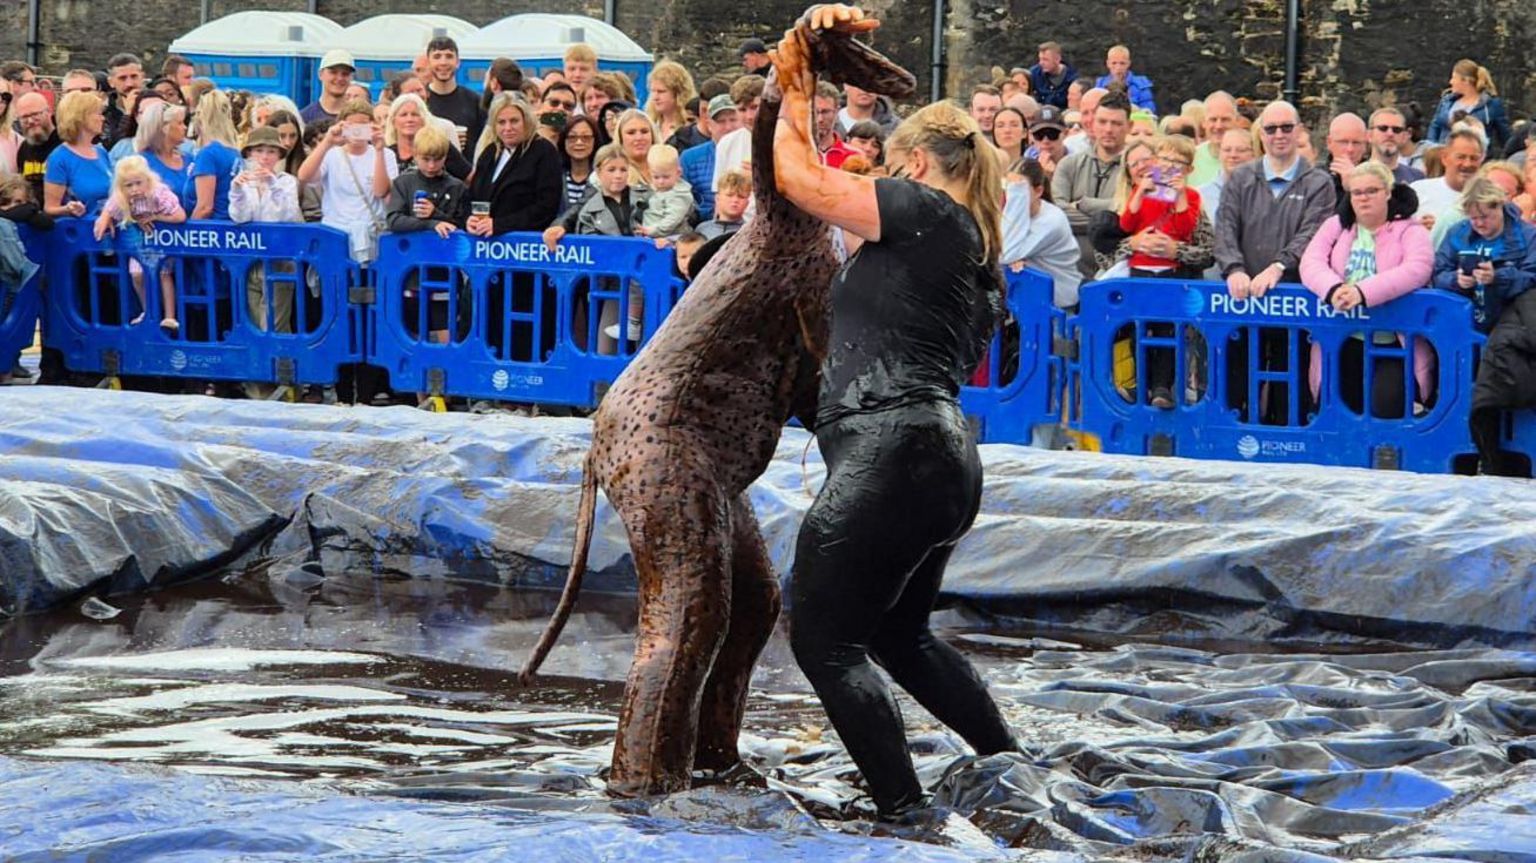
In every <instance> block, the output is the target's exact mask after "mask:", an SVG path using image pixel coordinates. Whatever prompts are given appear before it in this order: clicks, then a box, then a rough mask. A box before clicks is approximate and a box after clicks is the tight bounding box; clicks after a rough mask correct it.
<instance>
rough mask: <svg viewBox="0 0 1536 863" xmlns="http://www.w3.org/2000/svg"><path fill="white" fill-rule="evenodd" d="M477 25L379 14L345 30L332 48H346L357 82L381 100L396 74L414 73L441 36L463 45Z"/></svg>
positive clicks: (445, 18)
mask: <svg viewBox="0 0 1536 863" xmlns="http://www.w3.org/2000/svg"><path fill="white" fill-rule="evenodd" d="M476 29H477V28H476V27H475V25H473V24H471V23H469V22H468V21H465V20H464V19H462V18H455V17H453V16H452V15H433V14H420V15H375V16H373V17H372V18H365V19H364V20H362V21H359V22H357V23H356V24H353V25H352V26H351V27H348V28H346V29H345V30H342V31H341V33H340V34H338V35H337V36H336V37H334V38H333V39H332V40H331V44H330V47H332V48H345V49H347V50H348V51H350V52H352V57H353V59H355V60H356V61H357V72H356V74H355V75H354V76H353V80H354V81H356V82H357V83H359V84H362V85H364V86H365V87H367V88H368V92H369V94H370V95H372V97H373V98H374V99H375V100H377V99H378V98H379V94H380V93H382V92H383V91H384V86H385V85H386V84H388V83H389V77H390V76H391V75H393V74H394V73H396V72H404V71H410V68H411V62H412V61H413V60H415V59H416V55H418V54H420V53H421V52H422V51H424V50H425V49H426V47H427V43H428V42H430V41H431V40H432V39H433V38H435V37H437V36H448V37H450V38H452V39H453V41H455V42H457V43H459V46H460V47H459V53H460V55H461V56H462V55H463V50H464V49H463V44H464V40H465V39H466V38H467V37H469V36H472V35H473V34H474V33H475V32H476Z"/></svg>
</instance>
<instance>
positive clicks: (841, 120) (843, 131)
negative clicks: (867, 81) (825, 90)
mask: <svg viewBox="0 0 1536 863" xmlns="http://www.w3.org/2000/svg"><path fill="white" fill-rule="evenodd" d="M843 97H844V99H846V100H847V103H848V104H847V105H845V106H843V109H842V110H841V111H838V112H837V134H839V135H842V136H843V137H847V136H848V130H849V129H852V128H853V124H855V123H859V122H862V121H864V120H869V121H870V122H872V123H874V124H875V125H877V126H879V127H880V131H882V132H884V133H885V134H886V137H890V134H891V133H892V132H894V131H896V127H897V126H898V125H900V124H901V118H900V117H898V116H896V112H895V111H894V110H893V109H892V108H891V102H890V100H889V99H887V98H885V97H884V96H881V95H879V94H877V93H871V92H869V91H868V90H860V89H859V88H858V87H855V86H853V85H852V84H844V85H843Z"/></svg>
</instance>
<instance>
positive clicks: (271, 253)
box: [46, 219, 364, 384]
mask: <svg viewBox="0 0 1536 863" xmlns="http://www.w3.org/2000/svg"><path fill="white" fill-rule="evenodd" d="M91 228H92V224H91V222H90V221H89V220H85V219H65V220H62V221H60V222H59V224H58V225H57V226H56V227H55V228H54V229H53V231H52V232H50V235H49V239H48V264H47V270H48V278H49V299H50V302H49V303H48V311H47V330H46V332H47V339H48V344H49V346H50V347H55V348H58V349H59V350H61V351H62V352H63V354H64V361H65V365H66V366H68V367H69V368H70V369H72V370H74V371H83V372H97V373H102V374H107V375H118V374H132V375H166V376H173V377H187V378H194V379H206V380H233V381H252V382H267V383H281V384H332V383H334V382H335V381H336V380H337V367H338V366H339V365H341V364H342V363H353V362H360V361H361V360H362V358H363V335H364V333H363V329H362V327H363V324H364V321H363V316H362V314H361V306H360V305H358V304H357V303H354V302H352V301H353V300H358V299H362V297H360V296H359V295H358V293H357V290H356V289H357V288H358V287H359V286H360V285H361V284H362V281H361V271H360V270H359V268H358V266H357V265H356V264H354V263H353V262H352V260H351V258H349V257H348V240H347V236H346V235H345V234H343V233H341V232H340V231H336V230H333V229H331V228H324V227H319V226H312V225H285V224H254V223H252V224H244V225H237V224H234V223H233V222H216V221H203V222H195V223H186V224H181V225H158V226H156V228H155V230H153V231H152V232H150V233H148V234H145V233H144V232H142V231H140V230H139V229H138V228H137V227H136V226H133V225H129V226H126V227H121V228H119V229H118V230H117V232H116V234H115V235H113V236H108V237H104V238H102V239H101V240H96V239H94V238H93V237H92V235H91ZM156 273H161V274H169V275H170V276H171V278H172V280H173V283H174V286H175V304H176V306H175V311H176V317H177V319H179V320H180V322H181V327H180V330H179V331H177V332H168V331H165V330H162V329H161V327H160V326H159V323H160V320H161V318H162V317H163V316H164V314H165V309H164V308H163V303H162V302H161V289H160V280H159V279H157V278H155V274H156ZM251 275H254V277H255V279H256V281H255V285H254V287H255V291H256V292H257V295H258V296H259V297H260V299H258V300H257V303H258V304H259V306H260V309H259V311H260V313H261V314H260V317H259V318H255V319H253V316H252V315H251V314H250V313H249V311H248V300H247V296H248V292H247V277H248V276H251ZM136 280H137V281H138V282H139V283H140V285H141V286H142V291H143V299H142V300H141V299H140V297H139V296H138V291H137V290H135V288H134V283H135V281H136ZM289 314H291V318H292V320H291V324H290V325H289V327H288V328H287V329H288V330H290V331H280V329H281V328H280V327H278V326H275V325H276V324H279V323H281V321H282V318H283V317H285V316H287V315H289ZM140 315H142V319H140V318H139V316H140ZM136 319H137V320H138V323H134V321H135V320H136Z"/></svg>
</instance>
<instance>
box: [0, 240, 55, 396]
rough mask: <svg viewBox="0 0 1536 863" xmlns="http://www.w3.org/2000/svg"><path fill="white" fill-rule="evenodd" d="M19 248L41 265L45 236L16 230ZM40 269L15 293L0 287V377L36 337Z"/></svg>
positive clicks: (39, 302) (39, 307) (45, 246)
mask: <svg viewBox="0 0 1536 863" xmlns="http://www.w3.org/2000/svg"><path fill="white" fill-rule="evenodd" d="M18 232H19V233H20V235H21V243H22V246H23V247H24V248H25V249H26V255H27V257H28V258H30V259H31V260H32V261H33V262H35V263H37V264H43V263H44V261H45V260H46V257H45V256H46V254H47V250H48V246H47V236H46V235H45V234H44V233H43V232H41V231H35V230H33V229H31V228H29V227H27V226H26V225H21V226H19V228H18ZM42 274H43V270H42V269H39V270H38V271H37V273H36V274H34V275H33V276H32V278H30V279H28V280H27V282H26V284H24V285H21V286H19V290H17V291H16V292H15V293H10V292H9V290H8V289H7V288H6V287H5V286H3V285H0V363H7V365H5V366H4V367H3V368H0V374H6V373H8V372H10V370H11V367H10V365H8V363H10V362H11V359H12V358H13V357H15V356H16V355H17V354H18V353H20V352H21V351H22V350H23V349H25V348H28V347H31V345H32V340H33V338H34V337H35V336H36V334H37V319H38V316H39V315H40V314H41V313H42V307H43V306H42V295H41V293H40V291H41V282H42Z"/></svg>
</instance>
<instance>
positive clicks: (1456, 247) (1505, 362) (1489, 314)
mask: <svg viewBox="0 0 1536 863" xmlns="http://www.w3.org/2000/svg"><path fill="white" fill-rule="evenodd" d="M1461 209H1462V212H1464V213H1466V214H1467V221H1466V222H1464V223H1462V224H1460V225H1457V226H1456V227H1455V228H1453V229H1452V230H1451V232H1450V233H1449V234H1448V235H1446V238H1445V241H1444V242H1443V243H1442V244H1441V245H1440V249H1439V251H1438V252H1437V253H1436V254H1435V278H1434V286H1435V287H1437V288H1440V289H1442V290H1447V291H1455V292H1456V293H1459V294H1461V295H1463V296H1465V297H1468V298H1469V299H1471V300H1472V323H1473V325H1474V326H1476V327H1477V329H1478V331H1479V332H1484V333H1487V334H1488V343H1487V344H1486V345H1485V346H1484V347H1483V355H1482V361H1481V362H1480V363H1479V365H1478V368H1477V382H1476V383H1475V384H1474V385H1473V388H1472V414H1471V417H1470V419H1469V421H1468V422H1469V425H1470V426H1471V431H1472V442H1473V443H1475V444H1476V445H1477V454H1478V469H1479V472H1481V473H1484V474H1491V475H1494V476H1523V475H1524V473H1523V471H1522V466H1521V465H1518V464H1516V463H1514V462H1513V460H1512V459H1511V457H1510V456H1509V454H1508V453H1505V452H1504V451H1503V450H1501V449H1500V448H1499V436H1500V435H1499V432H1500V417H1501V414H1502V412H1503V411H1506V410H1516V409H1520V408H1529V407H1536V292H1532V291H1531V287H1532V286H1533V285H1536V227H1533V226H1531V225H1529V224H1526V223H1525V222H1524V221H1523V220H1521V218H1520V210H1519V208H1517V207H1515V206H1514V205H1513V204H1511V203H1509V196H1508V195H1507V194H1506V193H1505V191H1504V189H1503V188H1502V187H1500V186H1499V184H1497V183H1495V182H1494V181H1493V180H1490V179H1488V178H1487V177H1476V178H1474V179H1473V180H1472V181H1470V182H1469V183H1467V187H1466V189H1465V190H1464V191H1463V192H1462V193H1461Z"/></svg>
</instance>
